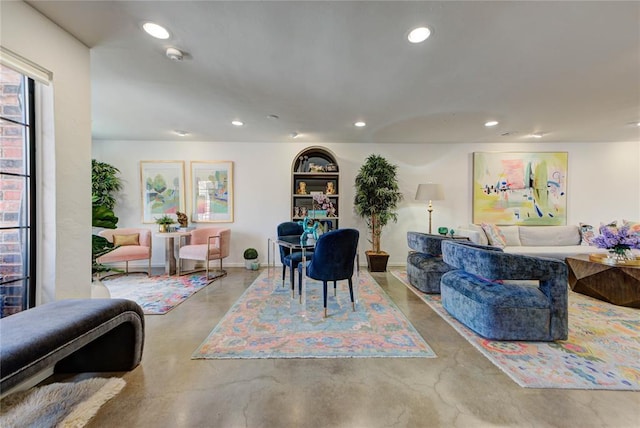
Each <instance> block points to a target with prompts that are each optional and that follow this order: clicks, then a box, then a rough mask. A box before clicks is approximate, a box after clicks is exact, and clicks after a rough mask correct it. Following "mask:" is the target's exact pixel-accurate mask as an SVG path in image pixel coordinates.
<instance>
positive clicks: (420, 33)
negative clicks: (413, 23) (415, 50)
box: [407, 27, 431, 43]
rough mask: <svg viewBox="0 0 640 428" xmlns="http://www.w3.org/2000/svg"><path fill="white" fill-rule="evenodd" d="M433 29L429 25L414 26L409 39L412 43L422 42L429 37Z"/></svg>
mask: <svg viewBox="0 0 640 428" xmlns="http://www.w3.org/2000/svg"><path fill="white" fill-rule="evenodd" d="M430 35H431V30H430V29H429V28H427V27H418V28H414V29H413V30H411V31H410V32H409V35H408V36H407V40H409V41H410V42H411V43H422V42H424V41H425V40H427V39H428V38H429V36H430Z"/></svg>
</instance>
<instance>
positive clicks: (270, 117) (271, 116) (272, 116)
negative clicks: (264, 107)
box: [267, 114, 280, 120]
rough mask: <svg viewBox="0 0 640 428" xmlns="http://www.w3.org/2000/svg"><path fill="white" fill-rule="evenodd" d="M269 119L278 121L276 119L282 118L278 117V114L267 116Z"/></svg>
mask: <svg viewBox="0 0 640 428" xmlns="http://www.w3.org/2000/svg"><path fill="white" fill-rule="evenodd" d="M267 119H273V120H276V119H280V116H278V115H277V114H270V115H268V116H267Z"/></svg>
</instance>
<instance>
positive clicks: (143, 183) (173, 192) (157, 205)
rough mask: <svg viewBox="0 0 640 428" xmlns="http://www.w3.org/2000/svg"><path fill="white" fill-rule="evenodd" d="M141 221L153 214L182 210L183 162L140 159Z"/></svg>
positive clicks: (151, 221)
mask: <svg viewBox="0 0 640 428" xmlns="http://www.w3.org/2000/svg"><path fill="white" fill-rule="evenodd" d="M140 188H141V190H142V198H141V200H142V222H143V223H154V218H155V217H154V216H157V215H164V214H175V213H176V212H177V211H182V212H184V206H185V202H184V201H185V198H184V162H183V161H140Z"/></svg>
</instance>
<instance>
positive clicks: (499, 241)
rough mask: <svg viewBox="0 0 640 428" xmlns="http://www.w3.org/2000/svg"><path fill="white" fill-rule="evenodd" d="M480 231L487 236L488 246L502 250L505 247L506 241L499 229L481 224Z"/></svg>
mask: <svg viewBox="0 0 640 428" xmlns="http://www.w3.org/2000/svg"><path fill="white" fill-rule="evenodd" d="M482 230H484V233H485V234H486V235H487V239H488V240H489V245H492V246H494V247H498V248H504V247H506V246H507V240H506V238H505V237H504V235H503V234H502V232H501V231H500V228H499V227H498V226H496V225H495V224H488V223H482Z"/></svg>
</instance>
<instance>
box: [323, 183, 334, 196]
mask: <svg viewBox="0 0 640 428" xmlns="http://www.w3.org/2000/svg"><path fill="white" fill-rule="evenodd" d="M324 193H326V194H327V195H335V194H336V185H335V183H334V182H333V181H327V188H326V189H325V190H324Z"/></svg>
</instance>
